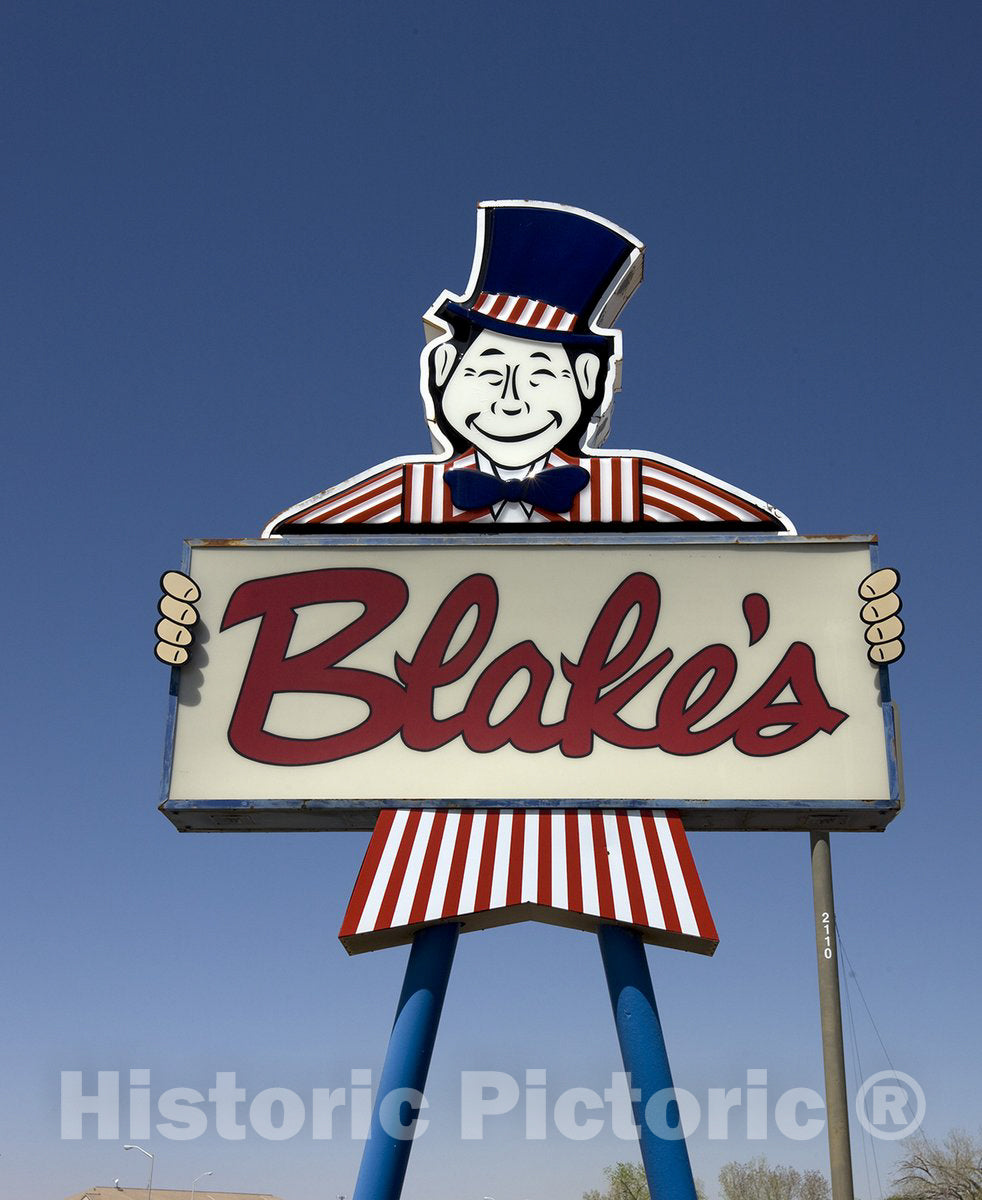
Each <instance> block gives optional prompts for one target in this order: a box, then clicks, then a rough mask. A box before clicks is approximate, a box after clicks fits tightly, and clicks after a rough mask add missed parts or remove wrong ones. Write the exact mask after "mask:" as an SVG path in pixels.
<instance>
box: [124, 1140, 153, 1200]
mask: <svg viewBox="0 0 982 1200" xmlns="http://www.w3.org/2000/svg"><path fill="white" fill-rule="evenodd" d="M123 1149H124V1150H139V1151H140V1153H141V1154H145V1155H146V1156H147V1158H149V1159H150V1178H149V1179H148V1180H147V1200H153V1155H152V1154H151V1153H150V1151H149V1150H144V1149H143V1147H142V1146H124V1147H123Z"/></svg>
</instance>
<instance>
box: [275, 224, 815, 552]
mask: <svg viewBox="0 0 982 1200" xmlns="http://www.w3.org/2000/svg"><path fill="white" fill-rule="evenodd" d="M643 255H644V247H643V246H642V245H641V243H640V242H639V241H637V239H636V238H633V237H632V236H631V235H630V234H629V233H626V232H625V231H624V230H623V229H619V228H618V227H617V226H616V225H612V224H611V223H610V222H609V221H605V220H603V219H602V218H600V217H597V216H595V215H593V214H592V213H586V212H583V211H581V210H579V209H573V208H567V207H564V206H562V205H557V204H540V203H530V202H527V201H502V202H495V203H485V204H481V205H480V206H479V207H478V236H477V247H476V252H475V258H474V268H473V271H472V274H471V281H470V283H469V284H468V288H467V291H466V293H465V294H464V295H463V296H458V295H452V294H450V293H448V292H444V293H443V295H441V296H440V297H439V298H438V299H437V301H436V302H435V303H434V305H433V306H432V307H431V309H430V310H429V312H428V313H427V314H426V316H425V317H424V323H425V325H426V327H427V329H428V330H429V331H430V332H431V333H432V334H433V335H434V339H433V340H432V341H431V342H430V344H429V345H428V346H427V348H426V349H425V350H424V352H423V356H422V370H421V388H422V392H423V399H424V404H425V407H426V418H427V423H428V424H429V427H430V430H431V433H432V435H433V443H434V449H435V451H436V452H435V454H434V455H433V456H432V457H429V458H425V459H416V460H406V459H399V460H395V461H393V462H390V463H386V464H385V465H384V466H382V467H377V468H374V469H373V470H371V471H369V472H367V473H366V474H364V475H361V476H358V477H357V478H356V479H353V480H350V481H348V482H347V483H344V484H341V485H340V486H338V487H334V488H331V489H329V490H328V491H326V492H322V493H321V494H320V495H318V496H313V497H311V498H310V499H309V500H304V501H303V502H302V503H300V504H296V505H294V506H293V507H292V508H289V509H287V510H286V512H284V513H281V514H280V515H279V516H278V517H276V518H274V520H273V521H271V522H270V524H269V526H268V527H267V528H266V530H264V535H266V536H270V535H277V534H290V535H295V534H302V533H313V532H318V531H322V530H324V529H325V527H329V526H334V525H345V524H384V525H394V526H409V527H413V528H415V527H418V526H427V525H440V526H441V527H443V526H446V525H448V524H449V525H459V524H475V523H481V524H488V523H497V524H501V523H509V524H512V523H519V524H546V523H552V524H556V523H564V522H565V523H572V524H576V525H578V526H587V527H598V526H599V527H603V528H607V529H610V528H611V527H613V528H615V529H621V528H629V527H634V528H636V527H638V526H639V525H642V524H643V525H647V526H649V527H650V526H651V525H652V524H658V525H664V526H666V527H670V528H671V529H672V531H673V532H683V531H687V530H697V529H698V530H705V529H706V528H707V526H709V527H712V528H713V529H714V530H717V531H723V530H730V529H754V530H756V531H758V532H765V531H766V532H773V531H780V530H784V531H788V532H791V533H793V532H794V527H793V526H792V525H791V523H790V522H789V521H788V520H787V518H786V517H784V516H783V515H782V514H781V513H779V512H777V510H776V509H774V508H772V507H771V506H770V505H768V504H765V503H763V501H761V500H757V499H755V498H754V497H753V496H748V495H746V494H745V493H744V492H741V491H739V490H738V489H736V488H732V487H729V486H728V485H726V484H724V483H721V482H720V481H719V480H716V479H712V478H710V477H709V476H706V475H703V474H702V473H700V472H698V471H694V470H693V469H692V468H690V467H686V466H683V465H682V464H680V463H675V462H672V461H671V460H669V459H664V458H660V457H657V456H655V455H652V454H645V455H637V454H620V453H616V452H615V453H604V452H602V451H601V450H600V446H601V444H602V442H603V440H604V438H605V437H606V433H607V427H608V423H609V419H610V411H611V405H612V401H613V394H614V391H615V388H616V386H617V380H618V376H619V372H620V361H621V337H620V333H619V332H618V331H617V330H615V329H612V328H610V327H609V326H610V325H612V323H613V322H614V321H615V320H616V318H617V315H618V314H619V312H620V311H621V309H622V308H623V306H624V304H625V303H626V302H627V300H628V299H629V298H630V296H631V293H632V292H633V291H634V289H635V287H636V286H637V285H638V283H639V282H640V280H641V274H642V262H643Z"/></svg>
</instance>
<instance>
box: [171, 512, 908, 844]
mask: <svg viewBox="0 0 982 1200" xmlns="http://www.w3.org/2000/svg"><path fill="white" fill-rule="evenodd" d="M871 540H872V539H870V538H869V537H847V538H816V537H809V538H802V537H794V536H788V535H786V534H785V535H758V536H756V537H747V536H746V535H744V536H742V537H741V536H736V535H727V534H719V535H714V536H702V537H697V538H688V539H686V538H683V537H679V538H675V539H672V538H670V537H666V535H664V534H661V535H658V536H650V535H645V534H643V533H638V534H624V535H621V536H617V535H613V536H612V535H610V534H606V535H604V536H603V537H600V538H598V537H596V536H591V535H586V534H583V535H575V534H573V535H569V534H568V535H566V536H565V537H553V538H550V537H548V536H543V535H538V536H535V537H534V538H533V537H530V536H529V535H522V534H510V535H508V534H501V535H497V536H495V537H493V538H488V537H487V536H484V537H480V536H475V537H471V538H468V537H466V536H460V535H457V536H455V537H453V538H440V537H437V536H431V537H427V536H425V535H423V536H420V535H416V536H403V537H399V536H394V537H388V538H386V537H379V536H375V537H357V536H352V535H341V536H337V535H336V536H334V537H333V538H311V537H310V536H307V537H304V538H298V539H286V538H285V539H281V540H257V541H242V542H209V541H197V542H191V543H189V544H188V546H189V554H188V559H187V561H186V564H185V565H186V569H187V571H188V573H189V574H190V575H191V576H192V577H193V578H194V579H195V580H196V581H197V583H198V584H199V585H200V587H201V592H202V596H201V601H200V605H199V608H200V614H201V621H200V626H199V629H198V632H197V633H196V637H195V648H194V651H193V655H192V658H191V661H190V662H189V663H188V664H187V665H186V666H184V667H183V668H181V670H180V671H175V672H174V687H173V695H172V713H171V733H170V737H169V743H170V744H169V751H168V759H167V763H166V770H165V783H164V803H163V804H162V809H163V811H164V812H165V813H166V814H167V815H168V816H169V817H170V819H171V820H172V821H173V822H174V823H175V824H176V825H177V826H178V827H179V828H181V829H243V830H248V829H257V830H260V829H283V830H290V829H340V828H370V827H371V826H372V825H373V823H374V820H375V816H376V813H377V811H378V809H379V808H382V807H396V808H398V807H427V808H434V807H436V808H441V807H448V808H462V807H479V808H515V807H523V808H528V807H533V808H534V807H537V806H538V807H548V808H562V807H575V808H578V809H583V808H590V807H603V808H611V807H631V808H646V807H651V808H659V809H661V808H670V809H677V810H678V811H680V812H681V814H682V816H683V819H684V821H685V824H686V826H687V827H688V828H690V829H709V828H713V829H738V828H752V829H789V828H825V829H882V828H883V827H884V826H885V825H886V823H887V822H888V821H889V820H890V819H891V818H892V817H893V816H894V815H895V814H896V813H897V812H898V811H899V808H900V805H901V796H900V786H899V779H898V771H897V768H896V761H897V758H896V747H895V741H894V726H893V712H892V708H891V706H890V704H889V702H886V703H885V702H884V691H885V685H886V671H885V669H881V670H880V671H873V670H871V669H870V667H869V664H868V662H867V660H866V645H865V642H864V635H863V624H862V622H861V620H860V618H859V603H858V598H857V589H858V587H859V584H860V582H861V581H862V580H863V578H864V577H865V576H866V575H867V574H868V573H869V571H870V569H871Z"/></svg>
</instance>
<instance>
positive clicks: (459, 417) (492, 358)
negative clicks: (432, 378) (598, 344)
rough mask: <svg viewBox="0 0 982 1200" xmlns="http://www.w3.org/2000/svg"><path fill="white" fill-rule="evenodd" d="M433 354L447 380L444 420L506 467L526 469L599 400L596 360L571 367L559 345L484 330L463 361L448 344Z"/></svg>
mask: <svg viewBox="0 0 982 1200" xmlns="http://www.w3.org/2000/svg"><path fill="white" fill-rule="evenodd" d="M435 354H436V357H435V367H436V376H437V382H438V383H439V384H442V383H443V382H444V380H448V382H447V384H446V389H445V391H444V393H443V416H444V419H445V420H446V421H447V423H448V424H449V425H450V426H452V428H453V429H454V430H455V431H456V432H457V433H459V434H460V435H461V437H463V438H465V439H466V440H467V441H468V442H469V443H470V444H471V445H472V446H474V447H475V448H476V449H478V450H480V451H481V452H482V453H484V454H486V455H487V457H488V458H489V459H490V460H491V461H492V462H493V463H495V464H496V465H497V466H500V467H506V468H519V467H525V466H528V465H529V464H531V463H534V462H536V461H538V460H539V459H541V458H543V457H544V456H545V455H546V454H548V453H549V451H550V450H552V449H553V448H554V447H555V446H557V445H558V444H559V442H561V441H562V440H563V438H564V437H565V436H566V434H567V433H569V431H570V430H571V429H572V428H573V427H574V426H575V425H576V423H577V421H579V419H580V415H581V412H582V409H583V402H584V400H588V399H590V398H591V397H592V396H593V395H594V392H595V390H596V386H597V376H598V374H599V369H600V359H599V358H598V357H597V356H596V355H595V354H580V355H578V356H577V358H576V361H575V364H574V363H572V362H571V361H570V357H569V355H568V354H567V353H566V350H565V348H564V347H563V346H562V345H561V344H560V343H558V342H545V341H537V340H535V339H534V338H523V337H509V336H508V335H506V334H502V333H497V332H494V331H492V330H487V329H486V330H483V331H482V332H481V333H480V334H478V336H477V337H476V338H475V340H474V341H473V342H472V343H471V344H470V345H469V346H468V347H467V349H466V350H465V351H464V354H463V356H462V357H461V358H460V361H459V362H457V360H456V351H455V350H454V349H453V347H452V346H450V345H448V344H447V343H443V344H442V345H440V346H438V347H437V348H436V352H435ZM455 366H456V369H454V367H455ZM451 372H452V374H451Z"/></svg>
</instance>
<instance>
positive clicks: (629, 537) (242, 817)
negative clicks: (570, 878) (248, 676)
mask: <svg viewBox="0 0 982 1200" xmlns="http://www.w3.org/2000/svg"><path fill="white" fill-rule="evenodd" d="M794 543H812V544H813V543H826V544H833V545H834V544H844V543H854V544H855V543H860V544H865V545H868V546H869V548H870V555H871V560H872V566H873V567H875V566H876V565H877V563H876V551H877V546H876V538H875V535H858V534H857V535H842V536H838V537H828V536H825V537H801V536H796V535H789V534H755V535H747V534H742V535H741V534H732V533H729V534H703V535H699V536H697V537H694V536H693V535H692V534H685V535H672V534H664V533H658V534H646V533H622V534H611V533H604V534H600V535H597V534H575V533H565V534H555V535H552V534H542V533H535V534H523V533H515V532H502V533H495V534H493V535H492V536H490V537H489V535H488V533H486V532H482V533H480V534H477V535H472V536H470V537H467V536H461V535H460V534H457V533H454V534H449V535H446V536H442V535H421V534H400V535H388V536H386V535H380V534H367V533H366V532H365V528H364V526H362V527H360V528H359V529H358V531H357V532H355V531H354V530H353V531H352V532H350V533H337V534H333V535H331V536H324V537H311V536H309V535H307V536H303V537H299V538H275V539H234V540H215V539H192V540H189V541H187V542H186V543H185V551H184V561H183V568H184V569H185V570H188V569H189V566H190V559H191V552H192V550H194V549H196V548H199V547H200V548H208V549H223V548H238V547H242V548H250V549H260V550H266V551H269V550H274V549H279V550H283V549H284V548H287V547H290V546H297V547H298V548H299V547H303V548H305V549H308V550H309V549H312V548H314V547H317V546H324V547H348V548H351V547H353V546H366V547H372V548H385V547H401V548H410V547H411V548H422V547H435V546H447V547H454V548H458V549H459V548H460V547H462V546H481V547H482V548H486V549H488V550H490V551H493V549H494V547H495V546H522V547H531V546H535V547H537V548H545V547H548V546H552V547H556V546H562V547H573V546H591V547H604V548H614V547H617V546H620V547H625V546H639V547H645V548H656V547H661V546H669V545H689V546H698V547H705V546H711V545H713V544H717V545H756V546H766V545H787V544H794ZM857 611H858V601H857ZM857 620H858V617H857ZM187 669H188V668H187V667H185V668H183V670H184V671H187ZM878 674H879V689H880V697H881V710H882V718H883V731H884V747H885V754H886V760H887V761H886V770H887V778H888V782H889V796H888V798H886V799H883V798H882V797H880V798H878V799H876V800H869V799H845V800H843V799H836V800H834V801H818V802H815V801H812V800H808V801H800V800H763V801H761V800H721V799H707V800H692V799H687V800H683V799H679V798H677V797H672V796H658V797H657V798H652V799H651V800H650V801H646V800H642V801H638V800H637V799H635V798H632V799H630V800H624V801H621V802H620V806H621V807H631V808H658V809H663V808H669V809H675V810H677V811H678V812H679V813H680V814H681V816H682V818H683V821H684V824H685V827H686V828H687V829H690V830H706V829H713V830H793V829H799V830H800V829H810V830H857V831H860V830H875V831H878V830H882V829H884V828H885V827H886V825H887V824H888V823H889V822H890V821H891V820H892V819H893V818H894V817H895V816H896V815H897V813H898V812H899V811H900V809H901V807H902V805H903V787H902V774H901V768H900V754H899V744H898V739H899V734H898V723H897V717H896V712H895V708H894V705H893V703H892V701H891V699H890V690H889V675H888V671H887V668H886V667H880V668H878ZM179 680H180V670H178V669H175V670H174V671H173V672H172V678H171V688H170V704H169V712H168V727H167V739H166V750H165V760H164V771H163V787H162V802H161V805H160V809H161V811H162V812H163V813H164V814H165V816H167V817H168V818H169V819H170V820H171V821H172V822H173V824H174V825H175V826H176V827H177V828H178V829H179V830H181V831H196V832H202V831H215V830H230V831H241V832H249V831H257V832H258V831H284V832H286V831H301V830H341V829H352V830H354V829H371V828H372V827H373V826H374V824H375V819H376V816H377V813H378V811H379V810H380V808H381V807H388V808H419V807H426V806H429V807H433V805H434V801H432V800H430V801H420V800H418V799H399V798H397V797H394V798H391V799H386V801H385V803H384V805H382V804H380V803H379V801H378V800H376V799H372V800H364V799H357V798H348V797H332V798H331V799H324V798H318V797H309V798H305V799H302V800H283V799H269V800H261V801H257V800H254V799H241V798H240V799H236V798H234V797H228V798H221V799H190V800H188V799H173V798H171V797H170V790H171V780H172V769H173V761H174V738H175V733H176V725H177V714H178V705H179V695H178V689H179ZM342 802H343V803H342ZM438 806H439V807H445V808H449V809H494V808H515V807H517V806H519V804H518V802H516V801H515V800H514V799H503V800H497V801H495V800H488V799H480V800H475V799H469V798H466V797H457V798H447V797H445V796H444V797H441V799H440V801H439V802H438ZM520 806H521V807H524V808H528V809H562V808H577V809H606V810H609V809H611V808H612V807H617V806H618V801H617V800H616V799H612V798H611V797H609V796H608V797H605V798H602V799H583V798H582V797H581V798H577V799H568V800H564V799H557V798H555V797H550V798H546V799H532V798H529V799H523V800H522V801H521V802H520Z"/></svg>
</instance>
